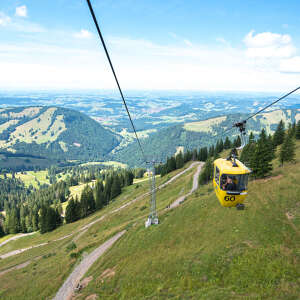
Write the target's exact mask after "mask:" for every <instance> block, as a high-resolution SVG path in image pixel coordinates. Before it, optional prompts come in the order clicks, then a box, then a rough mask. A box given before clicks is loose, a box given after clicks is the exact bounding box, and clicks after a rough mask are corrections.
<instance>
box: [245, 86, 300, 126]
mask: <svg viewBox="0 0 300 300" xmlns="http://www.w3.org/2000/svg"><path fill="white" fill-rule="evenodd" d="M299 89H300V86H298V87H297V88H296V89H294V90H292V91H291V92H289V93H287V94H285V95H283V96H282V97H280V98H279V99H277V100H275V101H274V102H272V103H270V104H269V105H267V106H266V107H264V108H262V109H260V110H259V111H258V112H256V113H255V114H253V115H251V116H250V117H248V118H247V119H246V120H245V121H246V122H247V121H248V120H249V119H251V118H253V117H254V116H256V115H258V114H259V113H261V112H263V111H264V110H266V109H267V108H269V107H270V106H272V105H274V104H275V103H277V102H279V101H280V100H283V99H284V98H286V97H288V96H289V95H291V94H293V93H295V92H296V91H298V90H299Z"/></svg>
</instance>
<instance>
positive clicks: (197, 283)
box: [77, 143, 300, 299]
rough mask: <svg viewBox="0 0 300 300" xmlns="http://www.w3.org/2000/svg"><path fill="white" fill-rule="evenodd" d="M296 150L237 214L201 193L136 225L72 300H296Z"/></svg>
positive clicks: (299, 193) (299, 242)
mask: <svg viewBox="0 0 300 300" xmlns="http://www.w3.org/2000/svg"><path fill="white" fill-rule="evenodd" d="M297 147H298V148H297V161H298V162H297V163H296V164H288V165H285V166H284V167H282V168H280V167H277V168H276V169H275V171H274V175H275V176H273V177H272V178H269V179H266V180H257V181H253V182H251V183H250V186H249V197H248V199H247V201H246V210H244V211H237V210H236V209H234V208H223V207H221V206H220V205H219V203H218V201H217V199H216V197H215V195H214V194H213V191H212V190H213V189H212V186H211V185H208V186H204V187H201V188H199V190H198V191H197V193H195V194H193V195H192V196H191V197H190V198H189V199H188V200H187V201H186V202H185V203H184V204H183V205H182V206H180V207H178V208H177V209H175V210H172V211H169V212H167V213H165V214H163V215H161V218H160V221H161V224H160V225H159V226H154V227H151V228H150V229H145V228H144V226H143V224H142V222H139V223H138V224H139V225H137V226H135V227H133V228H131V229H130V231H129V232H128V234H127V235H125V236H124V239H123V240H122V241H121V242H120V243H118V244H117V245H116V246H115V247H113V248H112V249H111V251H109V252H108V253H106V254H105V255H104V257H102V258H101V259H99V261H98V262H97V263H96V264H95V265H94V266H93V267H92V268H91V270H90V271H89V272H88V274H87V276H92V278H93V280H92V281H91V282H90V283H89V285H88V286H87V287H86V288H84V289H83V290H82V291H81V292H80V293H81V294H82V295H81V296H79V297H78V298H77V299H85V297H86V296H88V295H92V294H97V295H99V298H100V299H299V295H300V279H299V278H300V277H299V276H300V252H299V246H300V184H299V182H300V163H299V161H300V144H299V143H298V145H297ZM274 165H277V162H274ZM111 270H113V273H111ZM108 272H110V274H111V275H110V276H106V274H107V273H108Z"/></svg>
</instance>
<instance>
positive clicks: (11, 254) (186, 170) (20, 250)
mask: <svg viewBox="0 0 300 300" xmlns="http://www.w3.org/2000/svg"><path fill="white" fill-rule="evenodd" d="M196 165H199V167H200V166H201V167H202V165H203V163H202V162H193V163H192V164H191V165H190V166H189V167H188V168H186V169H185V170H183V171H181V172H179V173H178V174H177V175H175V176H174V177H172V178H171V179H170V180H168V181H167V182H165V183H163V184H161V185H160V186H158V187H157V190H160V189H162V188H164V187H166V186H167V185H168V184H170V183H172V182H173V181H175V180H176V179H177V178H179V177H180V176H182V175H183V174H185V173H186V172H188V171H189V170H191V169H192V168H193V167H194V166H196ZM199 167H198V170H197V172H198V171H199V172H200V170H201V167H200V170H199ZM197 172H196V174H197ZM196 174H195V175H194V181H193V189H192V191H191V192H190V193H189V194H187V195H185V196H182V197H180V198H179V199H177V200H176V201H175V202H178V204H175V202H173V203H172V204H171V206H170V208H173V207H176V206H178V205H179V204H180V202H182V201H184V199H185V197H186V196H189V195H190V194H191V193H192V192H193V191H194V190H196V189H197V188H198V180H197V178H198V175H199V174H198V175H197V177H195V176H196ZM149 195H150V192H147V193H145V194H143V195H141V196H139V197H137V198H135V199H133V200H131V201H129V202H127V203H125V204H123V205H121V206H120V207H118V208H116V209H114V210H112V211H111V212H109V213H107V214H105V215H103V216H102V217H100V218H99V219H97V220H95V221H92V222H90V223H88V224H86V225H84V226H82V227H81V228H79V229H78V230H77V231H75V232H73V233H70V234H68V235H65V236H63V237H61V238H58V239H56V240H53V241H51V242H56V241H60V240H63V239H66V238H68V237H70V236H72V235H74V234H76V233H78V232H82V231H84V232H86V230H87V229H88V228H90V227H91V226H92V225H94V224H96V223H98V222H100V221H102V220H103V219H104V218H105V217H107V216H108V215H111V214H114V213H116V212H119V211H121V210H123V209H124V208H126V207H127V206H129V205H131V204H133V203H135V202H137V201H139V200H141V199H143V198H145V197H147V196H149ZM34 233H35V232H32V233H26V234H20V235H17V236H15V237H12V238H10V239H8V240H6V241H4V242H3V243H1V244H0V247H1V246H2V244H3V245H4V244H6V243H8V242H9V241H12V240H16V239H18V238H20V237H23V236H27V235H31V234H34ZM82 234H84V233H82ZM82 234H80V235H78V236H77V237H75V240H78V239H79V237H80V236H81V235H82ZM47 244H48V243H42V244H39V245H35V246H31V247H28V248H23V249H18V250H14V251H11V252H8V253H5V254H3V255H0V258H1V259H4V258H7V257H10V256H13V255H16V254H19V253H22V252H24V251H27V250H30V249H32V248H36V247H41V246H44V245H47Z"/></svg>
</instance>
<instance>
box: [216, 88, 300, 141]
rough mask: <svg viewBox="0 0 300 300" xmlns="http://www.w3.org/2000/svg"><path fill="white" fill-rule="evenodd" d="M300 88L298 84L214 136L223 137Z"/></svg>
mask: <svg viewBox="0 0 300 300" xmlns="http://www.w3.org/2000/svg"><path fill="white" fill-rule="evenodd" d="M299 89H300V86H298V87H297V88H295V89H294V90H292V91H290V92H288V93H287V94H285V95H283V96H282V97H280V98H278V99H277V100H275V101H274V102H272V103H270V104H268V105H267V106H265V107H264V108H262V109H260V110H259V111H257V112H256V113H254V114H253V115H251V116H250V117H248V118H247V119H245V120H243V121H241V122H238V123H235V124H233V125H232V127H230V128H228V129H226V130H225V131H224V132H222V133H220V134H218V135H217V136H215V137H214V138H217V137H223V136H224V134H225V133H227V132H229V131H231V130H232V129H233V128H235V127H239V126H237V124H242V123H244V124H246V122H247V121H248V120H250V119H251V118H253V117H255V116H256V115H258V114H260V113H261V112H263V111H264V110H266V109H267V108H269V107H271V106H272V105H274V104H276V103H277V102H279V101H280V100H283V99H284V98H286V97H288V96H290V95H291V94H293V93H295V92H296V91H298V90H299Z"/></svg>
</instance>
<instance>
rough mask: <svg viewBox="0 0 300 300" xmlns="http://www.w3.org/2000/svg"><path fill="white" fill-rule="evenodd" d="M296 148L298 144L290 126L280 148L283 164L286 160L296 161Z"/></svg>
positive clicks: (280, 158)
mask: <svg viewBox="0 0 300 300" xmlns="http://www.w3.org/2000/svg"><path fill="white" fill-rule="evenodd" d="M295 150H296V145H295V141H294V135H293V131H292V129H291V128H290V130H289V131H288V133H287V134H286V135H285V138H284V142H283V144H282V145H281V148H280V155H279V160H280V162H281V165H283V163H284V162H294V161H295V155H296V153H295Z"/></svg>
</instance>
